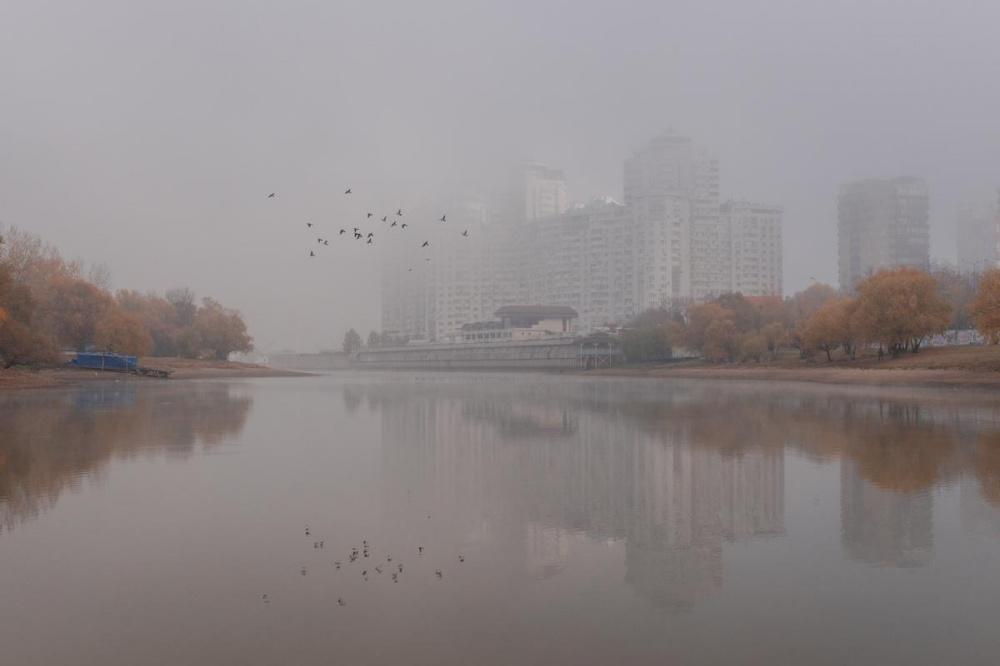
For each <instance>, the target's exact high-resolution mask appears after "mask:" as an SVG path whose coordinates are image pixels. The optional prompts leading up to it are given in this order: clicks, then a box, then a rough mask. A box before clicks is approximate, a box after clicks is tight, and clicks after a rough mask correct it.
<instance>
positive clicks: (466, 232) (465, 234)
mask: <svg viewBox="0 0 1000 666" xmlns="http://www.w3.org/2000/svg"><path fill="white" fill-rule="evenodd" d="M462 235H463V236H465V237H466V238H468V237H469V230H468V229H466V230H465V231H463V232H462Z"/></svg>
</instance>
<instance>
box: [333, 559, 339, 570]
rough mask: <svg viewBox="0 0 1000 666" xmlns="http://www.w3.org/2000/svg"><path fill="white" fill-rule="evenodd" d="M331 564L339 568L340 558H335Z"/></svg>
mask: <svg viewBox="0 0 1000 666" xmlns="http://www.w3.org/2000/svg"><path fill="white" fill-rule="evenodd" d="M333 566H335V567H337V568H338V569H339V568H340V560H337V561H336V562H334V563H333Z"/></svg>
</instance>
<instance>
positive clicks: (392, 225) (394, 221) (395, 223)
mask: <svg viewBox="0 0 1000 666" xmlns="http://www.w3.org/2000/svg"><path fill="white" fill-rule="evenodd" d="M397 224H399V223H398V222H396V220H393V221H392V224H390V225H389V226H390V227H394V226H396V225H397ZM403 226H404V227H405V226H406V225H405V224H404V225H403Z"/></svg>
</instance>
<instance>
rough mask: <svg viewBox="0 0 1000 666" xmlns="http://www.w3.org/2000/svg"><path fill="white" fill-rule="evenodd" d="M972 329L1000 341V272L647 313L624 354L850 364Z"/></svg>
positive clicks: (886, 278) (906, 278) (878, 282)
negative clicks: (865, 355)
mask: <svg viewBox="0 0 1000 666" xmlns="http://www.w3.org/2000/svg"><path fill="white" fill-rule="evenodd" d="M972 326H975V327H976V328H977V329H978V330H979V332H980V333H981V334H982V335H983V336H984V337H986V338H987V339H988V340H989V341H990V342H991V343H993V344H996V343H998V342H1000V270H996V269H994V270H990V271H987V272H986V273H984V274H981V275H963V274H960V273H958V272H957V271H955V270H954V269H950V268H946V267H936V268H934V269H932V270H930V271H923V270H918V269H915V268H907V267H903V268H895V269H890V270H882V271H879V272H877V273H874V274H872V275H870V276H869V277H867V278H866V279H864V280H862V281H861V282H860V283H859V284H858V285H857V286H856V289H855V293H854V294H853V295H845V294H841V293H839V292H838V291H837V290H836V289H834V288H833V287H831V286H829V285H826V284H822V283H816V284H813V285H812V286H810V287H809V288H807V289H805V290H803V291H800V292H798V293H796V294H794V295H793V296H790V297H787V298H785V299H781V298H778V297H752V298H748V297H745V296H743V295H742V294H738V293H736V294H723V295H721V296H719V297H718V298H716V299H714V300H712V301H710V302H707V303H700V304H694V305H690V306H688V307H687V308H686V309H681V308H675V309H654V310H647V311H646V312H643V313H642V314H640V315H639V316H638V317H636V318H635V319H634V320H633V321H631V322H630V323H629V325H628V326H626V327H625V329H624V331H623V332H622V347H623V351H624V353H625V355H626V357H627V358H628V359H629V360H630V361H634V362H648V361H656V360H662V359H666V358H669V357H670V355H671V350H672V349H674V348H677V347H685V348H688V349H690V350H692V351H695V352H697V353H699V354H700V355H701V356H703V357H704V358H705V359H706V360H709V361H713V362H740V361H742V362H760V361H762V360H765V359H767V358H771V359H773V358H776V357H777V355H778V353H779V352H780V351H781V350H783V349H794V350H797V351H798V353H799V354H800V356H802V357H804V358H809V357H816V356H820V357H822V358H826V360H827V361H832V360H833V354H834V352H835V351H838V350H839V351H840V353H841V356H843V357H846V358H851V359H853V358H855V357H856V355H857V353H858V352H859V350H862V349H868V350H871V351H872V352H873V353H877V354H878V355H879V357H880V358H881V357H882V355H884V354H887V355H890V356H898V355H899V354H902V353H904V352H912V353H917V352H918V351H919V350H920V348H921V345H922V344H923V342H924V341H925V340H926V339H927V338H928V337H929V336H933V335H937V334H940V333H944V332H945V331H946V330H949V329H953V330H964V329H968V328H971V327H972Z"/></svg>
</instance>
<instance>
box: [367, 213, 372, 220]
mask: <svg viewBox="0 0 1000 666" xmlns="http://www.w3.org/2000/svg"><path fill="white" fill-rule="evenodd" d="M372 215H373V214H372V213H368V214H367V215H365V219H366V220H367V219H368V218H369V217H371V216H372Z"/></svg>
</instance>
